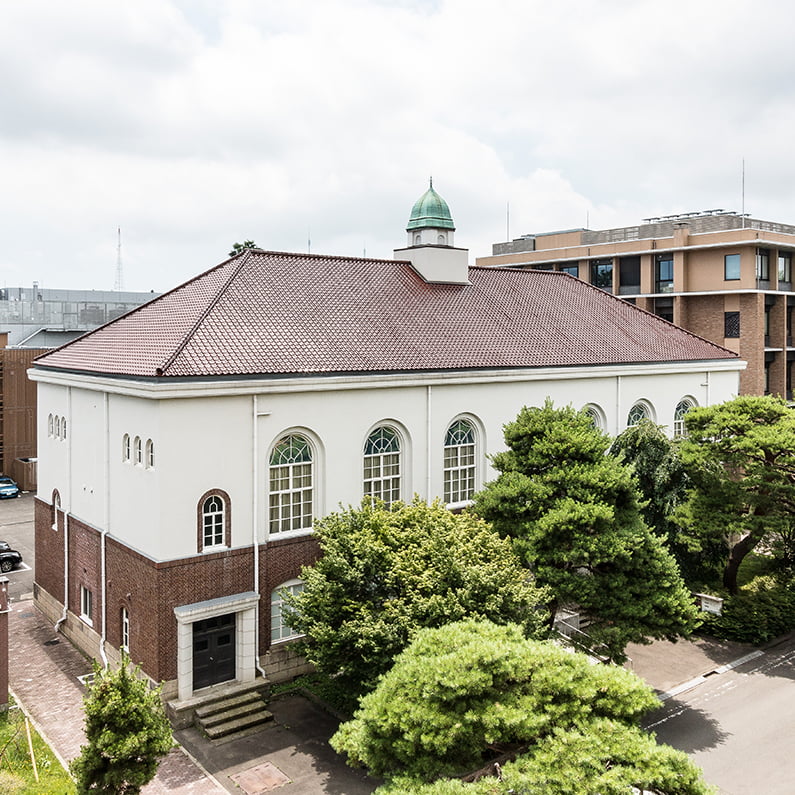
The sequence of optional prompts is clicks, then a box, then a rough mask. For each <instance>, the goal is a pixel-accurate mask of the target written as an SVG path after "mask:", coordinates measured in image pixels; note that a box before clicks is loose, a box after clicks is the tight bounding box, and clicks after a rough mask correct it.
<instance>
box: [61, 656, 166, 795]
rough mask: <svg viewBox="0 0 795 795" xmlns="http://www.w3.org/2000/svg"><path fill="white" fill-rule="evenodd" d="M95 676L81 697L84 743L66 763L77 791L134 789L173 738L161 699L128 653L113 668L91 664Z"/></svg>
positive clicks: (119, 794) (124, 793)
mask: <svg viewBox="0 0 795 795" xmlns="http://www.w3.org/2000/svg"><path fill="white" fill-rule="evenodd" d="M95 674H96V678H95V680H94V683H93V684H92V685H91V686H90V687H89V690H88V693H87V695H86V697H85V699H84V701H83V705H84V710H85V715H86V719H85V732H86V739H87V740H88V744H87V745H84V746H83V747H82V748H81V750H80V756H78V757H77V758H76V759H74V760H73V761H72V763H71V764H70V765H69V769H70V772H71V773H72V775H73V776H74V778H75V781H76V783H77V791H78V792H79V793H90V792H103V793H114V795H134V793H137V792H140V791H141V788H142V787H143V786H144V785H145V784H147V783H148V782H149V781H151V780H152V779H153V778H154V776H155V773H157V767H158V765H159V764H160V759H161V758H162V757H164V756H165V755H166V754H167V753H168V751H169V749H170V748H171V746H172V744H173V739H172V734H171V726H170V725H169V722H168V719H167V718H166V715H165V712H164V711H163V705H162V703H161V701H160V688H157V689H154V690H153V689H150V688H149V686H148V684H147V682H146V680H145V679H143V678H141V677H140V676H139V670H138V668H137V667H135V668H133V669H132V670H129V658H128V657H127V655H126V654H124V653H122V662H121V665H120V666H119V668H118V669H117V670H115V671H110V670H107V671H102V670H101V669H100V667H99V666H98V665H96V664H95Z"/></svg>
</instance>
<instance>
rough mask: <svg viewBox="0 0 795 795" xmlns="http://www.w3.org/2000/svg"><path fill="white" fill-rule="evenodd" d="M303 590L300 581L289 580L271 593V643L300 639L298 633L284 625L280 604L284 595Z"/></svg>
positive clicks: (302, 584)
mask: <svg viewBox="0 0 795 795" xmlns="http://www.w3.org/2000/svg"><path fill="white" fill-rule="evenodd" d="M303 590H304V583H303V582H302V581H301V580H290V581H289V582H285V583H282V584H281V585H280V586H279V587H278V588H276V589H275V590H274V591H273V592H272V593H271V643H276V642H278V641H282V640H291V639H292V638H300V637H301V635H300V633H298V632H296V631H295V630H294V629H292V627H290V626H288V625H287V624H285V622H284V616H283V615H282V603H283V597H284V594H285V593H289V594H297V593H300V592H301V591H303Z"/></svg>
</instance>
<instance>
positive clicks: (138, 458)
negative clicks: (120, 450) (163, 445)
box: [133, 436, 144, 466]
mask: <svg viewBox="0 0 795 795" xmlns="http://www.w3.org/2000/svg"><path fill="white" fill-rule="evenodd" d="M133 456H134V457H135V465H136V466H141V464H143V462H144V455H143V450H142V448H141V437H140V436H136V437H135V441H134V442H133Z"/></svg>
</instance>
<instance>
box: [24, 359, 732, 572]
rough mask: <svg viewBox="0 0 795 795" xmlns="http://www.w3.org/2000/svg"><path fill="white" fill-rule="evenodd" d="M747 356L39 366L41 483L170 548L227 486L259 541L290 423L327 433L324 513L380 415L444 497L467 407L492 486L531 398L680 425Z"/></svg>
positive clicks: (239, 519) (239, 536)
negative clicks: (126, 452) (421, 367)
mask: <svg viewBox="0 0 795 795" xmlns="http://www.w3.org/2000/svg"><path fill="white" fill-rule="evenodd" d="M741 366H742V363H737V362H735V361H732V362H718V363H715V364H713V365H710V371H708V370H707V369H705V367H704V366H703V365H701V366H700V367H699V366H696V365H659V366H656V367H649V366H642V367H621V368H612V369H607V368H603V369H597V368H591V369H590V370H586V369H582V370H575V369H563V368H560V369H556V370H554V371H548V372H539V371H527V372H525V373H516V372H514V373H512V374H505V373H497V372H495V373H489V374H469V375H466V376H464V375H455V374H444V375H439V374H437V375H426V376H380V377H374V378H370V379H368V381H367V383H366V384H363V379H361V378H350V377H348V378H311V379H285V380H278V381H271V382H268V381H264V380H263V381H259V382H253V381H252V382H224V383H215V384H204V385H197V384H141V383H135V382H125V381H121V380H119V379H96V378H93V379H87V378H80V377H78V376H67V375H62V374H53V373H44V372H43V371H36V372H34V373H33V377H34V378H35V379H36V380H38V381H39V418H38V423H39V439H40V440H41V444H40V448H39V472H38V481H39V494H40V495H41V497H42V498H43V499H45V500H47V501H49V499H50V497H51V494H52V491H53V489H56V488H57V489H58V490H59V492H60V494H61V501H62V503H61V504H62V507H63V508H64V509H67V510H69V511H71V512H72V513H73V514H74V515H76V516H77V517H78V518H80V519H81V520H83V521H85V522H87V523H88V524H91V525H93V526H95V527H97V528H107V529H108V531H109V532H110V533H111V534H112V535H113V536H114V537H116V538H118V539H119V540H121V541H123V542H124V543H126V544H128V545H129V546H130V547H132V548H134V549H137V550H139V551H141V552H143V553H144V554H146V555H148V556H150V557H153V558H154V559H156V560H168V559H173V558H180V557H184V556H187V555H192V554H196V553H197V543H196V534H197V526H196V522H197V520H196V508H197V503H198V501H199V498H200V497H201V496H202V495H203V494H204V493H205V492H206V491H208V490H210V489H214V488H216V489H223V490H224V491H226V492H227V493H228V494H229V496H230V499H231V503H232V546H233V547H238V546H246V545H249V544H250V543H251V542H252V537H253V533H254V532H256V534H257V537H258V539H259V540H260V541H264V540H266V539H267V502H268V458H269V453H270V450H271V448H272V447H273V444H274V443H275V442H276V441H277V440H278V439H279V438H280V437H281V436H283V435H284V434H285V433H286V432H290V431H296V432H300V433H304V434H306V435H307V436H308V438H309V439H310V441H311V442H312V444H313V447H314V454H315V459H314V467H315V490H314V499H315V505H314V511H315V514H316V515H320V516H322V515H324V514H326V513H328V512H330V511H333V510H335V509H336V508H337V507H338V506H339V505H340V504H343V505H347V504H356V503H358V502H359V501H360V500H361V496H362V450H363V446H364V442H365V439H366V438H367V435H368V433H369V432H370V431H371V430H372V429H373V428H374V427H375V426H377V425H379V424H382V423H384V424H389V425H392V426H393V427H395V428H396V429H397V430H398V432H399V434H400V435H401V438H402V442H403V446H402V488H403V495H402V496H403V497H404V498H405V499H410V498H411V496H412V495H413V494H414V493H417V494H419V495H420V496H421V497H423V498H431V497H434V496H438V495H440V494H441V492H442V489H443V468H442V455H443V443H444V436H445V433H446V431H447V428H448V426H449V424H450V423H451V422H452V421H453V420H454V419H455V418H456V417H458V416H460V415H466V416H469V417H471V418H473V419H474V420H475V422H476V425H477V426H478V429H479V431H480V434H479V437H480V438H479V439H478V453H479V462H480V463H479V472H478V475H479V481H478V484H477V485H478V487H480V486H482V485H483V483H484V482H486V481H487V480H489V479H491V478H492V477H493V476H494V472H493V471H492V470H491V468H490V467H489V465H488V463H487V458H486V456H487V455H490V454H493V453H495V452H498V451H499V450H502V449H504V442H503V436H502V427H503V425H504V424H505V423H506V422H509V421H511V420H512V419H514V418H515V417H516V415H517V413H518V411H519V410H520V409H521V407H522V406H525V405H540V404H541V403H543V401H544V400H545V399H546V398H547V397H550V398H551V399H552V400H553V401H554V403H555V404H556V405H565V404H569V403H571V404H573V405H574V406H575V407H576V408H581V407H583V406H585V405H586V404H593V405H597V406H599V408H600V409H601V412H602V413H603V414H604V416H605V418H606V421H607V426H606V430H607V431H608V432H609V433H611V434H615V433H618V432H620V431H621V430H623V429H624V427H626V417H627V413H628V411H629V409H630V408H631V407H632V405H633V404H634V403H635V402H636V401H638V400H644V401H646V402H648V403H649V404H650V405H651V406H652V407H653V410H654V415H655V416H654V418H653V419H654V420H655V421H656V422H658V423H660V424H664V425H669V426H671V425H672V423H673V414H674V409H675V407H676V404H677V403H678V402H679V401H680V400H681V399H682V398H683V397H686V396H687V397H691V398H693V399H695V401H696V402H697V403H698V405H711V404H714V403H720V402H723V401H725V400H729V399H731V398H732V397H734V396H735V395H736V394H737V391H738V381H739V368H740V367H741ZM731 368H734V369H731ZM56 411H57V412H62V414H63V416H66V417H67V418H68V429H69V432H68V437H67V439H66V440H65V442H64V441H61V442H57V441H55V440H50V439H48V437H47V417H48V415H49V414H50V413H52V412H56ZM255 416H256V420H255ZM125 433H128V434H130V436H131V439H132V438H134V437H135V436H140V437H141V439H142V444H144V443H145V441H146V440H147V439H152V440H153V442H154V445H155V465H154V468H151V469H150V468H147V467H146V466H136V465H135V463H134V462H124V461H123V460H122V438H123V435H124V434H125ZM108 495H109V496H108ZM254 517H256V524H255V523H254ZM280 537H281V536H280Z"/></svg>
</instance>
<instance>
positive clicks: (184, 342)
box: [155, 249, 252, 375]
mask: <svg viewBox="0 0 795 795" xmlns="http://www.w3.org/2000/svg"><path fill="white" fill-rule="evenodd" d="M251 256H252V249H246V250H245V251H244V252H243V256H241V257H240V259H239V261H238V263H237V265H236V266H235V268H234V269H233V270H232V273H231V274H230V275H229V278H228V279H227V280H226V283H225V284H224V285H223V286H222V287H221V288H220V289H219V290H217V291H216V293H215V295H214V296H213V299H212V301H210V303H209V304H207V306H206V307H205V308H204V311H203V312H200V313H199V315H198V317H197V318H196V320H195V321H194V322H193V325H192V326H191V327H190V328H189V329H188V331H187V332H186V333H185V335H184V336H183V337H182V339H181V340H180V342H179V344H178V345H177V346H176V348H174V350H173V352H172V353H171V356H169V357H168V359H166V360H165V362H163V364H162V365H161V366H160V367H157V368H155V375H165V372H166V370H168V368H169V367H170V366H171V365H172V364H174V361H175V360H176V358H177V357H178V356H179V355H180V354H181V353H182V351H184V350H185V347H186V346H187V344H188V341H189V340H190V338H191V337H192V336H193V334H194V333H195V331H196V329H197V328H199V326H200V325H201V324H202V323H203V322H204V320H205V318H206V317H207V315H208V314H209V313H210V311H211V310H212V309H213V308H214V307H215V306H216V305H217V304H218V302H219V301H220V300H221V297H222V296H223V295H224V294H225V293H226V291H227V289H228V288H229V285H230V284H231V283H232V281H233V280H234V278H235V276H237V274H238V273H240V271H241V269H242V267H243V265H245V264H246V262H248V260H249V258H250V257H251ZM228 262H230V260H226V261H224V262H222V263H221V265H217V266H216V268H220V267H222V266H223V265H226V264H227V263H228ZM216 268H211V269H210V270H209V271H206V273H210V272H211V271H213V270H215V269H216Z"/></svg>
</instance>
